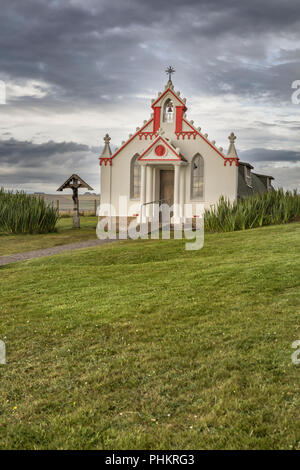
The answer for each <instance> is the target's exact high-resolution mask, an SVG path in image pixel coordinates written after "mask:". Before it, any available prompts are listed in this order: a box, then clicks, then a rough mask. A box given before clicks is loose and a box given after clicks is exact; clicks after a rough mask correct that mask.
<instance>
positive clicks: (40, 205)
mask: <svg viewBox="0 0 300 470" xmlns="http://www.w3.org/2000/svg"><path fill="white" fill-rule="evenodd" d="M57 220H58V212H57V210H56V209H54V208H53V207H52V206H50V205H48V204H46V202H45V201H44V199H43V198H41V197H35V196H33V195H30V194H26V193H24V192H23V191H18V192H16V193H13V192H11V191H4V189H3V188H0V232H5V233H47V232H54V231H55V226H56V222H57Z"/></svg>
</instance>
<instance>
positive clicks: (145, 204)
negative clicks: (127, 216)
mask: <svg viewBox="0 0 300 470" xmlns="http://www.w3.org/2000/svg"><path fill="white" fill-rule="evenodd" d="M169 200H170V199H157V200H156V201H150V202H143V204H141V213H140V225H142V214H143V206H147V204H155V203H156V202H163V201H169Z"/></svg>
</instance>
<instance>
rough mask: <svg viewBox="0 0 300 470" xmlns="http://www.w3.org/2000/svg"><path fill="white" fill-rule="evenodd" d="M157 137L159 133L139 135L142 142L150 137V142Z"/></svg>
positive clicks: (141, 133) (142, 133)
mask: <svg viewBox="0 0 300 470" xmlns="http://www.w3.org/2000/svg"><path fill="white" fill-rule="evenodd" d="M157 136H158V134H157V132H140V133H139V138H140V140H142V137H145V140H147V139H148V137H150V140H152V137H157Z"/></svg>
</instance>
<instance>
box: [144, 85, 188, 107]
mask: <svg viewBox="0 0 300 470" xmlns="http://www.w3.org/2000/svg"><path fill="white" fill-rule="evenodd" d="M168 91H169V92H170V93H172V95H173V96H174V98H176V99H177V100H178V101H180V103H182V105H183V108H184V111H186V110H187V108H186V106H185V104H184V102H183V101H182V99H181V98H180V97H179V96H177V95H176V93H174V91H172V90H171V88H167V89H166V90H165V91H164V92H163V93H162V94H161V95H160V96H159V97H158V98H157V100H155V101H154V103H153V105H152V108H153V109H154V106H155V105H156V103H158V101H159V100H161V99H162V98H163V97H164V96H165V94H166V93H168Z"/></svg>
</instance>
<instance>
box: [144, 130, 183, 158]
mask: <svg viewBox="0 0 300 470" xmlns="http://www.w3.org/2000/svg"><path fill="white" fill-rule="evenodd" d="M160 140H161V141H162V142H163V143H164V144H165V145H166V146H167V147H168V148H169V149H170V150H171V151H172V152H173V153H174V155H176V157H178V158H175V159H167V158H163V159H162V160H159V159H157V158H148V159H145V160H143V161H148V160H149V161H150V160H155V161H159V162H160V161H165V162H167V161H178V160H180V161H181V157H180V155H178V153H176V152H175V150H174V149H173V148H172V147H171V146H170V145H169V144H168V142H166V141H165V140H164V138H163V137H161V136H159V137H158V138H157V139H156V140H155V141H154V142H153V143H152V144H151V145H149V147H147V148H146V150H145V151H144V152H143V153H142V154H141V155H140V156H139V158H138V160H142V157H143V156H144V155H145V154H146V153H147V152H148V151H149V150H150V149H151V148H152V147H153V146H154V145H156V144H157V142H158V141H160Z"/></svg>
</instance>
